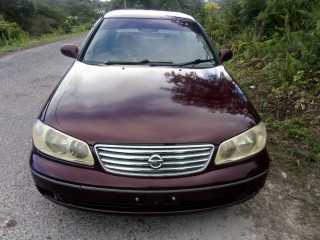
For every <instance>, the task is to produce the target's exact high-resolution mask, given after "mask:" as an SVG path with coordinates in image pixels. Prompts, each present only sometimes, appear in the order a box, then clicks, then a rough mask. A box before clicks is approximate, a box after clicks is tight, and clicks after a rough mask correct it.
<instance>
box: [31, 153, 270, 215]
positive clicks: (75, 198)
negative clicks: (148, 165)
mask: <svg viewBox="0 0 320 240" xmlns="http://www.w3.org/2000/svg"><path fill="white" fill-rule="evenodd" d="M30 164H31V172H32V177H33V179H34V182H35V184H36V186H37V188H38V190H39V191H40V192H41V193H42V194H43V195H44V196H45V197H46V198H48V199H49V200H51V201H53V202H56V203H59V204H62V205H64V206H67V207H74V208H80V209H83V210H91V211H97V212H105V213H122V214H143V215H148V214H151V215H153V214H157V215H158V214H173V213H188V212H195V211H201V210H207V209H212V208H217V207H222V206H228V205H231V204H234V203H238V202H242V201H245V200H247V199H249V198H251V197H253V196H254V195H255V194H257V193H258V192H259V191H260V189H261V188H262V187H263V185H264V184H265V181H266V177H267V174H268V169H269V157H268V153H267V151H266V150H265V151H262V152H261V153H260V154H258V155H256V156H254V157H253V158H252V159H250V160H249V161H244V162H242V163H240V164H237V165H232V166H231V165H230V166H229V167H226V168H221V169H217V170H214V171H209V172H205V173H203V174H198V175H193V176H183V177H176V178H150V179H149V178H138V177H124V176H117V175H112V174H109V173H106V172H100V171H96V170H95V169H86V168H80V167H77V166H71V165H66V164H63V163H60V162H55V161H51V160H48V159H46V158H45V157H44V156H41V154H37V153H35V152H34V153H32V155H31V159H30Z"/></svg>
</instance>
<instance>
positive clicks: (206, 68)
mask: <svg viewBox="0 0 320 240" xmlns="http://www.w3.org/2000/svg"><path fill="white" fill-rule="evenodd" d="M61 51H62V53H63V54H64V55H66V56H69V57H72V58H75V61H74V63H73V64H72V66H71V68H70V69H69V70H68V72H67V73H66V75H65V76H64V77H63V79H62V80H61V81H60V82H59V84H58V86H57V87H56V89H55V90H54V92H53V93H52V95H51V96H50V98H49V100H48V101H47V103H46V105H45V107H44V109H43V110H42V112H41V114H40V116H39V119H38V120H37V121H36V123H35V124H34V128H33V143H34V147H33V149H32V153H31V157H30V166H31V172H32V176H33V179H34V182H35V184H36V186H37V188H38V190H39V191H40V193H42V194H43V195H44V196H45V197H46V198H48V199H49V200H51V201H53V202H56V203H59V204H62V205H64V206H67V207H76V208H81V209H85V210H94V211H98V212H113V213H125V214H127V213H130V214H168V213H185V212H193V211H199V210H205V209H211V208H215V207H221V206H227V205H230V204H234V203H237V202H241V201H245V200H247V199H249V198H251V197H252V196H254V195H255V194H256V193H258V192H259V190H260V189H261V188H262V187H263V185H264V183H265V181H266V177H267V173H268V169H269V156H268V153H267V150H266V128H265V125H264V124H263V122H261V120H260V118H259V116H258V114H257V112H256V111H255V109H254V108H253V106H252V104H251V103H250V101H249V100H248V98H247V96H246V95H245V94H244V93H243V91H242V90H241V89H240V88H239V86H238V85H237V83H236V82H235V81H234V80H233V79H232V77H231V76H230V75H229V74H228V73H227V72H226V70H225V68H224V66H223V64H222V62H223V61H226V60H228V59H230V58H231V57H232V52H231V50H228V49H223V50H221V51H220V52H219V54H216V53H215V50H214V48H213V45H212V43H211V42H210V41H209V39H208V37H207V36H206V34H205V32H204V30H203V28H202V27H201V26H200V25H199V23H197V22H196V21H195V20H194V19H193V18H192V17H190V16H188V15H185V14H181V13H174V12H161V11H146V10H119V11H112V12H109V13H107V14H106V15H105V16H104V17H102V18H101V19H99V20H98V21H97V23H96V24H95V25H94V27H93V29H92V30H91V31H90V33H89V35H88V37H87V39H86V42H85V44H84V46H83V47H82V49H81V50H80V51H78V48H77V47H76V46H74V45H64V46H63V47H62V48H61Z"/></svg>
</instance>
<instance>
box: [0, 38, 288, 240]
mask: <svg viewBox="0 0 320 240" xmlns="http://www.w3.org/2000/svg"><path fill="white" fill-rule="evenodd" d="M82 40H83V37H76V38H73V39H68V40H63V41H60V42H55V43H51V44H47V45H44V46H39V47H35V48H32V49H27V50H23V51H18V52H15V53H11V54H8V55H4V56H1V57H0V149H1V150H0V181H1V184H0V239H10V240H11V239H201V240H202V239H224V240H225V239H246V240H248V239H266V237H267V235H269V234H270V232H269V233H268V231H269V229H265V226H264V225H268V222H267V220H266V221H264V220H263V219H261V220H259V222H258V223H259V224H257V220H256V217H254V215H256V212H259V211H260V210H261V209H259V208H258V207H257V206H259V204H258V205H257V204H255V203H254V202H255V201H256V200H255V199H254V200H251V201H249V202H247V203H245V204H241V205H236V206H233V207H229V208H225V209H219V210H214V211H209V212H205V213H197V214H192V215H184V216H174V217H127V216H113V215H101V214H96V213H88V212H82V211H78V210H72V209H67V208H64V207H61V206H57V205H55V204H53V203H51V202H49V201H48V200H46V199H45V198H44V197H42V196H41V195H40V194H39V193H38V191H37V190H36V188H35V186H34V184H33V182H32V178H31V175H30V172H29V166H28V157H29V151H30V148H31V128H32V124H33V123H34V120H35V119H36V117H37V116H38V113H39V112H40V110H41V108H42V106H43V104H44V103H45V101H46V99H47V98H48V96H49V94H50V93H51V91H52V90H53V88H54V86H55V85H56V84H57V82H58V81H59V79H60V77H61V76H62V75H63V74H64V73H65V71H66V70H67V69H68V67H69V66H70V64H71V62H72V59H70V58H67V57H64V56H62V55H61V54H60V51H59V47H60V46H61V45H62V44H64V43H76V44H78V45H81V42H82ZM258 198H259V195H258ZM251 205H255V206H256V209H255V210H252V209H251ZM289 236H290V235H289ZM267 239H270V238H267ZM271 239H273V238H271Z"/></svg>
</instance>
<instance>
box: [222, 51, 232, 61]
mask: <svg viewBox="0 0 320 240" xmlns="http://www.w3.org/2000/svg"><path fill="white" fill-rule="evenodd" d="M219 57H220V59H221V61H222V62H226V61H228V60H230V59H231V58H232V57H233V52H232V50H231V49H227V48H224V49H221V50H220V51H219Z"/></svg>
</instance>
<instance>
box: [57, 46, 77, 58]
mask: <svg viewBox="0 0 320 240" xmlns="http://www.w3.org/2000/svg"><path fill="white" fill-rule="evenodd" d="M60 51H61V53H62V54H63V55H65V56H67V57H71V58H76V57H77V56H78V52H79V50H78V47H77V46H76V45H73V44H65V45H63V46H62V47H61V48H60Z"/></svg>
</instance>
